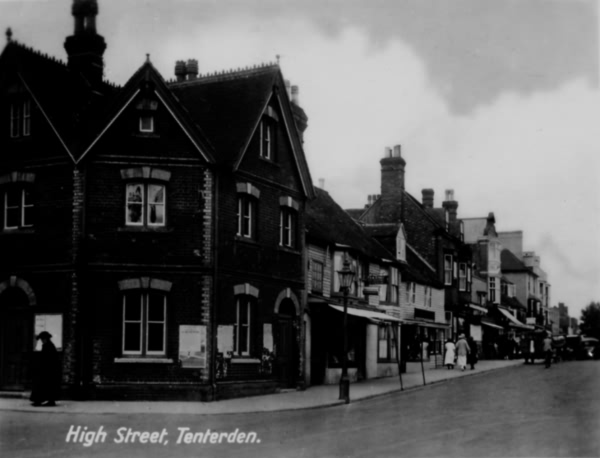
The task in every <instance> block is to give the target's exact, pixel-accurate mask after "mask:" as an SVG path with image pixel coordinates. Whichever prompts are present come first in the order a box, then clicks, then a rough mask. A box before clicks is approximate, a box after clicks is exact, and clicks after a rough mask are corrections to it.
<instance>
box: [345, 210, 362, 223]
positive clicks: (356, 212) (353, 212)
mask: <svg viewBox="0 0 600 458" xmlns="http://www.w3.org/2000/svg"><path fill="white" fill-rule="evenodd" d="M345 211H346V213H348V214H349V215H350V217H351V218H353V219H355V220H357V221H358V220H359V219H360V216H361V215H362V214H363V213H364V212H365V209H364V208H346V210H345Z"/></svg>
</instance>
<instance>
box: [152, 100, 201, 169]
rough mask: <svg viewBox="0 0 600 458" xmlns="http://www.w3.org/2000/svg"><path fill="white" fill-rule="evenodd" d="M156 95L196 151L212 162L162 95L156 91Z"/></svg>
mask: <svg viewBox="0 0 600 458" xmlns="http://www.w3.org/2000/svg"><path fill="white" fill-rule="evenodd" d="M154 93H155V94H156V95H157V97H158V98H159V99H160V101H161V102H162V103H163V105H164V106H165V107H166V108H167V110H168V111H169V113H171V116H173V119H174V120H175V122H176V123H177V124H179V127H181V130H183V132H184V133H185V135H186V136H187V138H189V139H190V141H191V142H192V143H193V144H194V146H195V147H196V149H197V150H198V152H199V153H200V154H201V155H202V157H203V158H204V160H205V161H206V162H209V163H210V162H212V161H211V159H210V158H209V157H208V156H207V155H206V154H205V153H204V151H202V148H200V145H198V143H196V140H194V139H193V138H192V135H191V134H190V133H189V132H188V130H187V129H186V128H185V127H184V125H183V124H181V121H180V120H179V118H178V117H177V116H175V113H173V111H172V110H171V108H170V107H169V105H168V104H167V103H166V102H165V100H164V99H163V98H162V97H161V96H160V94H159V93H158V92H157V91H156V90H154Z"/></svg>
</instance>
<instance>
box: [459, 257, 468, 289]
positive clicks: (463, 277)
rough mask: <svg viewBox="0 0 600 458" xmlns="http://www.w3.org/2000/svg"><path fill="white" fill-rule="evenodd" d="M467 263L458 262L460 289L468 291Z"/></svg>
mask: <svg viewBox="0 0 600 458" xmlns="http://www.w3.org/2000/svg"><path fill="white" fill-rule="evenodd" d="M467 277H468V274H467V263H466V262H459V263H458V290H459V291H467Z"/></svg>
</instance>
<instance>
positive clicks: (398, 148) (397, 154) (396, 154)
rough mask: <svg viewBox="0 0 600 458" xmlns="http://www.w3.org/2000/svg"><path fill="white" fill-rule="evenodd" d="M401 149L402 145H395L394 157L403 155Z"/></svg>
mask: <svg viewBox="0 0 600 458" xmlns="http://www.w3.org/2000/svg"><path fill="white" fill-rule="evenodd" d="M401 151H402V147H401V145H394V157H402V154H401Z"/></svg>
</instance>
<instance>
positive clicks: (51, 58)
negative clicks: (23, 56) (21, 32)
mask: <svg viewBox="0 0 600 458" xmlns="http://www.w3.org/2000/svg"><path fill="white" fill-rule="evenodd" d="M9 45H13V46H16V47H18V48H21V49H23V50H25V51H27V52H30V53H31V54H34V55H36V56H38V57H41V58H42V59H46V60H48V61H50V62H53V63H55V64H58V65H61V66H64V67H65V68H66V66H67V63H66V62H65V61H63V60H61V59H59V58H58V57H55V56H51V55H50V54H48V53H44V52H42V51H39V50H37V49H34V48H32V47H31V46H28V45H26V44H23V43H21V42H20V41H18V40H14V39H11V40H10V43H9Z"/></svg>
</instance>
